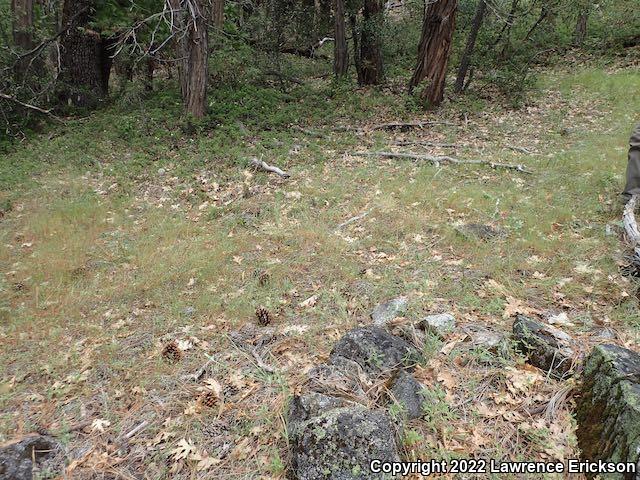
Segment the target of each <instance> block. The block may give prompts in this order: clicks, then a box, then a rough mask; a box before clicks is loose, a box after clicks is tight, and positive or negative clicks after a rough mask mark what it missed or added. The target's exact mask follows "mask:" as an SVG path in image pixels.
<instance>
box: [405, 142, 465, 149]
mask: <svg viewBox="0 0 640 480" xmlns="http://www.w3.org/2000/svg"><path fill="white" fill-rule="evenodd" d="M393 145H397V146H399V147H403V146H404V147H406V146H409V145H422V146H424V147H438V148H458V147H460V145H456V144H455V143H437V142H423V141H420V140H407V141H403V142H394V143H393Z"/></svg>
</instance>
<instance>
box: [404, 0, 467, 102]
mask: <svg viewBox="0 0 640 480" xmlns="http://www.w3.org/2000/svg"><path fill="white" fill-rule="evenodd" d="M457 4H458V2H457V0H436V1H434V2H432V3H429V4H428V6H427V9H426V11H425V15H424V22H423V24H422V36H421V38H420V45H419V47H418V63H417V65H416V68H415V71H414V73H413V76H412V77H411V81H410V82H409V93H412V92H413V89H414V88H415V87H416V86H418V84H419V83H420V82H422V81H423V80H424V79H425V78H426V79H427V80H428V81H429V84H428V85H427V86H426V87H425V88H424V90H423V91H422V94H421V95H420V97H421V98H422V99H423V100H424V101H426V102H428V104H429V105H430V106H438V105H440V103H442V100H443V98H444V84H445V77H446V74H447V63H448V62H449V53H450V50H451V38H452V37H453V31H454V29H455V19H456V8H457Z"/></svg>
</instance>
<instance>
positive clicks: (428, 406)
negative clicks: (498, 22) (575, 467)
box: [0, 67, 640, 479]
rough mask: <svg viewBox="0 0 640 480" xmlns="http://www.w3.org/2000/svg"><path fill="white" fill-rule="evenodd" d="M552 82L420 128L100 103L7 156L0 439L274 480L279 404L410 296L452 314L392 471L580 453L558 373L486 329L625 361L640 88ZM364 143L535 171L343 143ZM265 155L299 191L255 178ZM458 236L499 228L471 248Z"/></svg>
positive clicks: (373, 116) (431, 344)
mask: <svg viewBox="0 0 640 480" xmlns="http://www.w3.org/2000/svg"><path fill="white" fill-rule="evenodd" d="M323 88H324V87H323ZM326 88H329V87H326ZM331 88H336V87H331ZM541 88H542V91H541V93H540V95H539V96H538V98H537V100H535V101H533V102H530V104H529V105H528V106H526V107H524V108H523V109H522V110H518V111H512V110H504V109H502V108H499V107H491V106H486V108H484V109H483V110H482V111H480V112H478V111H475V110H474V109H468V108H467V107H466V106H464V105H462V104H457V105H456V104H454V105H451V106H449V107H448V108H447V109H443V110H442V111H441V112H439V113H437V114H436V113H429V114H427V115H420V116H418V115H413V116H412V117H411V118H410V119H411V120H428V121H434V122H438V121H442V120H446V122H443V123H440V124H438V123H436V124H434V125H433V126H432V127H426V128H423V129H410V130H408V131H382V130H374V129H372V128H370V127H371V126H372V125H374V124H377V123H381V122H384V121H391V120H397V119H398V118H399V115H400V113H399V112H401V111H403V109H402V108H399V107H397V106H394V102H395V103H397V104H400V103H402V102H403V100H402V99H401V98H399V97H394V96H393V94H390V93H384V92H377V93H372V95H371V97H370V98H369V99H368V100H366V101H364V100H363V103H365V104H366V105H362V106H363V109H364V110H366V112H367V113H366V114H364V113H362V114H360V113H357V112H356V113H354V112H349V108H350V107H349V104H348V102H344V103H343V104H342V106H341V107H340V108H337V107H336V105H333V104H332V105H330V106H329V107H328V106H326V105H325V106H324V107H322V108H321V109H320V110H317V111H316V110H314V111H313V112H314V113H313V115H310V116H309V118H308V119H307V121H305V122H299V123H298V124H297V126H299V127H302V128H294V127H295V125H291V124H290V123H288V120H286V118H288V117H286V118H285V119H284V120H282V122H280V123H279V126H278V127H277V128H276V129H274V130H271V131H269V130H264V127H265V125H263V124H262V122H261V121H260V118H259V116H255V115H254V113H252V112H254V110H253V107H252V108H241V105H239V106H238V107H237V108H238V109H239V110H238V112H239V113H237V115H236V113H233V112H231V113H230V112H228V111H227V112H225V111H222V110H221V109H220V108H216V109H214V112H215V115H218V116H219V117H216V120H215V121H217V122H218V123H219V124H220V126H219V127H217V128H216V129H214V130H212V131H211V130H206V132H208V133H206V132H205V130H203V131H199V130H198V128H200V127H201V126H196V127H195V128H196V133H194V134H185V133H182V131H181V128H182V127H181V126H180V125H179V124H178V123H177V121H174V122H173V123H172V124H171V125H169V124H165V123H163V122H165V120H166V118H165V117H163V114H162V113H161V111H160V110H161V106H160V105H158V107H157V108H158V109H160V110H153V109H150V110H147V111H144V112H137V111H133V112H132V113H131V114H130V115H128V116H126V115H125V116H122V115H121V114H120V113H119V111H117V109H114V111H104V112H101V113H96V114H94V115H93V116H92V117H90V118H89V119H85V120H83V121H82V122H83V123H81V124H79V125H76V126H77V127H78V128H77V129H76V128H75V127H76V126H74V127H73V131H71V130H69V131H68V132H67V131H65V129H64V128H61V129H60V130H56V131H55V132H53V133H51V134H49V135H48V137H47V138H43V139H40V140H38V141H33V142H31V143H29V144H28V145H26V146H24V147H21V148H20V149H19V150H17V151H16V152H14V153H12V154H10V155H8V156H7V157H6V158H5V159H4V160H3V162H2V165H4V167H5V168H6V171H5V173H4V174H3V175H2V182H3V183H2V185H3V188H4V193H3V198H4V199H5V200H6V201H5V203H6V208H4V209H3V212H4V216H3V218H2V220H1V223H0V235H1V237H2V241H1V243H2V248H1V250H0V266H1V268H2V273H3V275H2V278H1V279H0V281H1V282H2V283H1V286H2V292H1V301H2V306H1V324H0V342H1V343H2V349H1V350H0V362H1V365H2V376H1V378H0V382H1V383H0V440H5V439H8V438H11V437H13V436H14V435H16V434H22V433H27V432H32V431H35V430H42V429H44V430H47V431H49V432H53V433H58V434H59V435H60V438H61V439H62V441H63V442H64V443H65V445H66V446H67V448H68V451H69V458H70V461H69V462H70V463H68V465H67V466H66V470H67V472H68V474H69V475H70V476H71V477H73V478H93V477H96V478H154V479H159V478H205V477H206V478H284V476H285V472H286V469H287V467H288V465H289V462H290V458H289V455H288V448H287V435H286V426H285V418H286V415H285V414H286V404H287V401H288V399H289V398H290V396H291V395H292V394H294V393H295V392H297V391H298V390H299V385H300V384H301V382H302V380H303V379H304V374H305V372H306V371H307V370H308V369H309V368H311V366H313V365H315V364H317V363H320V362H321V361H323V359H325V358H326V357H327V355H328V353H329V351H330V350H331V347H332V345H333V343H334V342H335V341H336V340H337V339H338V338H339V337H340V336H341V335H342V334H344V333H345V332H346V331H347V330H349V329H350V328H353V327H355V326H357V325H361V324H367V323H369V322H370V320H369V318H368V316H369V312H370V311H371V309H372V308H373V306H374V305H376V304H377V303H378V302H380V301H382V300H385V299H387V298H390V297H393V296H396V295H398V294H404V295H407V296H408V297H409V299H410V310H409V312H408V313H407V316H406V320H407V321H410V320H412V319H417V318H420V317H421V316H423V315H425V314H428V313H437V312H445V311H446V312H452V313H453V314H454V315H455V316H456V317H457V319H458V326H457V328H456V331H455V332H454V333H452V334H450V335H449V336H447V337H446V338H445V339H444V340H440V339H437V338H435V337H434V338H432V339H431V340H430V341H428V342H427V344H426V345H425V346H424V354H425V360H424V362H423V363H422V364H421V365H419V366H418V367H417V373H416V376H417V378H419V380H420V381H422V382H423V384H424V385H425V387H426V388H427V390H428V392H429V401H428V402H426V403H425V415H424V418H423V419H421V420H416V421H414V422H412V423H411V424H409V425H408V427H407V428H406V430H405V432H404V440H403V441H404V453H405V456H406V458H409V459H418V458H419V459H423V460H428V459H431V458H437V459H442V458H452V457H459V456H476V457H482V458H495V459H507V458H509V459H514V460H516V459H517V460H552V459H563V458H569V457H575V456H576V451H577V446H576V441H575V434H574V430H575V425H574V421H573V419H572V416H571V409H572V402H573V400H572V395H573V393H572V388H571V387H572V386H573V383H572V381H568V382H557V381H555V380H552V379H549V378H547V377H546V376H545V373H544V372H541V371H538V370H536V369H535V368H533V367H530V366H527V365H526V364H524V362H523V360H522V358H521V357H520V356H519V355H518V354H517V353H516V352H515V350H514V348H513V347H512V346H511V345H509V344H508V343H507V344H505V345H504V347H503V348H501V349H500V350H499V351H495V350H488V349H486V348H484V347H483V343H482V342H481V341H479V342H476V340H477V337H478V332H490V333H495V334H502V335H505V336H507V337H508V335H509V332H510V328H511V323H512V315H514V314H515V313H526V314H531V315H540V316H542V317H544V318H549V317H552V318H555V319H556V321H558V322H561V324H560V325H558V326H560V328H563V329H565V330H566V331H568V332H569V333H571V334H572V335H574V336H575V337H576V339H577V340H578V343H579V345H580V349H581V351H582V352H586V351H588V349H589V347H590V346H591V345H593V344H594V343H598V342H604V341H609V342H610V341H614V342H616V343H619V344H621V345H624V346H628V347H631V348H635V347H637V341H638V331H639V330H638V328H639V327H640V317H639V315H638V313H637V300H636V297H635V285H634V284H633V283H632V282H631V281H630V280H629V279H627V278H625V277H623V276H622V275H621V273H620V265H621V264H622V263H623V252H622V251H621V244H620V238H619V235H618V233H619V222H618V218H619V215H620V211H621V208H620V206H619V204H618V199H617V194H618V192H619V190H620V188H621V185H622V172H623V171H624V167H625V160H626V144H627V140H628V135H629V131H630V129H631V128H632V126H633V123H634V121H637V119H636V118H634V115H635V114H636V112H637V111H638V110H640V96H639V94H638V93H637V92H640V76H639V75H638V74H637V72H635V71H633V70H631V69H628V68H624V67H616V68H612V69H610V70H608V71H605V70H603V69H590V68H584V69H582V70H580V71H577V72H572V73H566V72H563V73H553V72H551V73H548V74H546V76H545V79H544V83H543V85H542V87H541ZM305 95H306V94H305ZM241 97H242V94H238V99H237V103H239V104H242V101H243V100H242V98H241ZM243 98H244V97H243ZM317 98H320V95H318V97H317ZM317 98H316V99H315V100H314V99H313V98H310V99H309V102H313V101H317ZM334 98H339V99H342V100H344V97H340V95H338V96H337V97H334ZM365 98H366V96H365ZM156 101H157V102H160V103H162V101H165V102H170V101H172V100H170V99H164V100H161V99H156ZM269 102H270V100H269V99H268V98H267V99H266V100H264V105H263V106H262V107H264V108H266V109H267V110H269V108H270V107H269V105H270V104H269ZM274 102H275V101H274ZM337 103H342V102H338V101H337V100H336V104H337ZM274 104H275V103H274ZM262 107H261V108H262ZM167 108H169V107H167ZM291 108H294V107H291ZM310 108H311V107H310ZM303 110H304V108H303V107H300V106H297V107H295V108H294V110H293V113H290V115H292V116H297V115H299V114H300V111H303ZM323 112H324V113H323ZM461 112H462V113H461ZM316 114H317V117H316V116H314V115H316ZM325 114H326V115H327V117H326V118H324V117H323V115H325ZM165 115H166V113H165ZM229 115H231V116H232V117H233V120H232V121H229V122H226V120H225V121H221V120H220V119H221V118H222V117H224V118H227V117H228V116H229ZM234 115H235V117H234ZM252 115H253V116H252ZM286 115H289V114H286ZM404 117H405V119H406V118H408V115H407V114H406V113H405V114H404ZM141 118H145V119H146V123H140V121H141V120H140V119H141ZM166 122H169V123H171V121H170V120H166ZM339 125H344V126H348V125H353V126H356V127H358V128H351V129H344V128H338V126H339ZM69 128H70V127H69ZM398 144H402V145H398ZM433 144H440V145H441V146H433ZM442 144H447V145H452V146H442ZM374 150H387V151H389V150H393V151H412V152H417V153H429V154H438V155H439V154H451V155H455V156H457V157H459V158H469V159H471V158H479V159H486V160H490V161H496V162H505V163H523V164H524V165H526V167H527V168H528V169H530V170H531V171H533V174H531V175H527V174H523V173H520V172H515V171H505V170H492V169H489V168H485V167H480V166H469V165H460V166H448V165H439V166H434V165H430V164H426V163H420V162H417V163H416V162H412V161H410V160H402V159H385V158H377V157H361V156H358V155H355V153H356V152H361V151H374ZM254 155H255V156H262V158H263V159H264V160H265V161H267V162H268V163H274V164H276V165H278V166H280V167H281V168H283V169H285V170H287V171H289V173H291V178H290V179H288V180H282V179H279V178H278V177H275V176H270V175H268V174H266V173H263V172H255V171H250V170H249V169H247V168H245V165H246V158H247V157H250V156H254ZM39 162H40V163H44V164H45V167H46V166H47V165H49V166H50V167H51V168H50V169H49V171H47V168H43V167H42V166H41V165H40V166H38V165H37V164H38V163H39ZM69 165H71V166H72V167H71V168H70V167H69ZM9 166H10V167H9ZM63 166H64V167H63ZM79 171H81V172H82V173H78V172H79ZM20 172H23V173H24V175H22V176H23V177H24V178H31V179H32V180H31V181H30V183H29V184H28V185H27V186H25V184H24V183H20V184H19V183H17V182H18V181H19V180H20V178H22V177H20V175H21V173H20ZM34 172H38V175H37V176H34ZM20 181H22V180H20ZM20 188H24V190H21V191H19V189H20ZM364 213H366V215H364V216H362V217H360V218H359V219H357V220H355V221H352V222H350V223H348V224H347V225H345V226H343V227H341V228H338V226H339V225H340V224H342V223H343V222H345V221H346V220H348V219H351V218H353V217H355V216H359V215H361V214H364ZM472 223H475V224H482V225H491V226H492V227H494V228H496V229H500V231H503V232H504V233H505V235H501V236H497V237H495V238H489V239H481V238H475V237H473V236H469V235H464V234H462V233H461V232H462V231H464V229H463V228H462V227H463V226H464V225H466V224H472ZM260 306H262V307H264V309H266V311H268V318H267V319H265V318H264V317H265V315H262V317H263V320H266V321H267V323H270V324H269V325H267V326H261V325H258V324H257V319H256V309H257V308H258V307H260ZM605 328H606V329H608V330H610V331H613V332H615V334H616V335H617V339H615V340H604V339H602V338H601V337H599V336H598V334H599V333H600V332H601V331H602V329H605ZM139 426H141V427H140V428H139V429H137V427H139ZM128 434H129V435H128ZM42 475H43V476H45V477H46V475H47V473H46V472H43V473H42ZM502 478H505V477H504V476H503V477H502Z"/></svg>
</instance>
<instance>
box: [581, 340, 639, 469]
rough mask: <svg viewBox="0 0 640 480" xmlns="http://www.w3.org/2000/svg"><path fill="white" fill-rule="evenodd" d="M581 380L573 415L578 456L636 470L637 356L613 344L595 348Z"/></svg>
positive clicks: (637, 454) (637, 461) (637, 426)
mask: <svg viewBox="0 0 640 480" xmlns="http://www.w3.org/2000/svg"><path fill="white" fill-rule="evenodd" d="M583 377H584V379H583V384H582V392H581V396H580V399H579V401H578V405H577V415H576V417H577V420H578V429H577V432H576V433H577V437H578V445H579V446H580V449H581V451H582V457H583V458H584V459H588V460H591V461H598V460H602V461H603V462H632V463H635V464H636V465H638V471H640V462H639V460H640V355H638V354H637V353H636V352H634V351H631V350H628V349H626V348H622V347H619V346H617V345H599V346H597V347H595V348H594V349H593V351H592V352H591V354H590V355H589V358H588V359H587V361H586V363H585V368H584V375H583ZM602 478H611V479H614V478H615V479H618V478H619V479H622V478H625V477H623V475H622V474H612V475H610V476H606V475H605V476H602ZM629 478H638V477H629Z"/></svg>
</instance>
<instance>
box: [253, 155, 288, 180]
mask: <svg viewBox="0 0 640 480" xmlns="http://www.w3.org/2000/svg"><path fill="white" fill-rule="evenodd" d="M249 163H250V165H251V166H253V167H255V168H257V169H258V170H264V171H265V172H270V173H275V174H276V175H279V176H281V177H282V178H289V177H290V176H291V175H289V174H288V173H287V172H285V171H282V170H280V169H279V168H278V167H275V166H273V165H269V164H268V163H266V162H263V161H262V160H258V159H257V158H255V157H254V158H252V159H251V161H250V162H249Z"/></svg>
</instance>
